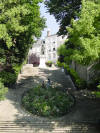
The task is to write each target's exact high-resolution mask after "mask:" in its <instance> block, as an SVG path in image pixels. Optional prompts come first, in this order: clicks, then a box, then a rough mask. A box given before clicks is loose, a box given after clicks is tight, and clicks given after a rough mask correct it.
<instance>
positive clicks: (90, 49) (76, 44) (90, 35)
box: [59, 0, 100, 65]
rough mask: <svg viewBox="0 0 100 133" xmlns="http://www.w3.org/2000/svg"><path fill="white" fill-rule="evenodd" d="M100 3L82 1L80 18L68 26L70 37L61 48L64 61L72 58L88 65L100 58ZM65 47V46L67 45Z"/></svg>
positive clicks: (68, 62) (67, 61)
mask: <svg viewBox="0 0 100 133" xmlns="http://www.w3.org/2000/svg"><path fill="white" fill-rule="evenodd" d="M99 7H100V4H98V3H95V2H94V1H84V0H83V1H82V9H81V12H80V17H79V19H78V20H76V21H75V20H72V22H71V23H72V27H68V28H67V30H68V34H69V38H68V40H67V41H66V43H65V44H64V46H62V47H61V48H60V50H59V51H60V52H59V53H61V55H63V56H64V61H65V62H66V63H67V64H70V62H71V61H72V60H74V61H75V62H77V63H79V64H83V65H88V64H91V63H93V62H96V61H98V60H99V59H100V8H99ZM65 45H66V49H64V48H63V47H65Z"/></svg>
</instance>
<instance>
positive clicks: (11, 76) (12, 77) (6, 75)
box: [0, 71, 17, 87]
mask: <svg viewBox="0 0 100 133" xmlns="http://www.w3.org/2000/svg"><path fill="white" fill-rule="evenodd" d="M0 78H1V80H2V82H3V83H4V85H5V86H8V87H9V86H12V85H13V84H15V82H16V80H17V74H16V73H11V72H6V71H2V72H0Z"/></svg>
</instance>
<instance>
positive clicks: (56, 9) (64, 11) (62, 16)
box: [45, 0, 82, 35]
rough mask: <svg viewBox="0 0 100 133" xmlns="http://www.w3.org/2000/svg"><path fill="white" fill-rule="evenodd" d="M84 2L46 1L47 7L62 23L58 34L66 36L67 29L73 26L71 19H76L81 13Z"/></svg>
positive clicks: (66, 0) (78, 0)
mask: <svg viewBox="0 0 100 133" xmlns="http://www.w3.org/2000/svg"><path fill="white" fill-rule="evenodd" d="M81 1H82V0H45V5H46V7H47V9H48V11H49V12H50V14H52V15H54V17H55V18H56V20H57V22H59V23H60V29H59V32H58V34H59V35H62V34H66V33H67V30H66V27H67V26H69V25H70V24H71V19H72V18H74V19H76V18H77V17H78V13H79V12H80V7H81Z"/></svg>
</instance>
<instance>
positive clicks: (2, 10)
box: [0, 0, 45, 73]
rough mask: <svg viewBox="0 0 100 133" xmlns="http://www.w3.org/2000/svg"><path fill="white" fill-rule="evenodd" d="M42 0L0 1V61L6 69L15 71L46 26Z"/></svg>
mask: <svg viewBox="0 0 100 133" xmlns="http://www.w3.org/2000/svg"><path fill="white" fill-rule="evenodd" d="M39 2H42V0H1V1H0V62H1V63H2V64H3V65H4V66H6V67H5V71H6V72H8V71H10V72H11V73H15V71H16V67H19V66H20V65H21V64H22V63H23V61H24V60H25V58H26V57H27V54H28V50H29V48H30V47H31V45H32V43H33V42H34V38H35V37H40V35H41V30H42V29H43V28H44V26H45V20H44V18H41V17H40V11H39V8H40V7H39Z"/></svg>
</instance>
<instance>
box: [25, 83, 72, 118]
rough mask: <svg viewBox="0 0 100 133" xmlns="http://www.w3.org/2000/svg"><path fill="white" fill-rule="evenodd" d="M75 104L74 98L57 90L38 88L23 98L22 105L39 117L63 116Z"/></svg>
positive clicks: (31, 90)
mask: <svg viewBox="0 0 100 133" xmlns="http://www.w3.org/2000/svg"><path fill="white" fill-rule="evenodd" d="M73 104H74V99H73V97H72V96H70V95H68V94H66V93H65V92H62V91H60V90H58V89H56V88H51V87H50V88H48V89H47V88H42V87H41V86H37V87H35V88H32V89H30V90H29V91H28V92H27V93H26V94H25V95H24V96H23V98H22V105H23V106H24V107H25V108H26V110H28V111H29V112H30V113H32V114H36V115H39V116H48V117H49V116H53V117H58V116H63V115H65V114H66V113H67V112H68V111H69V109H70V108H71V107H72V105H73Z"/></svg>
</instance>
